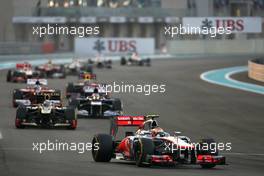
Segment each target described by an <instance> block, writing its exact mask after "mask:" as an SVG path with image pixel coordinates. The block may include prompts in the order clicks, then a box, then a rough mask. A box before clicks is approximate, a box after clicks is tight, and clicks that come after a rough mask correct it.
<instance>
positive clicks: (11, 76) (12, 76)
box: [6, 62, 43, 83]
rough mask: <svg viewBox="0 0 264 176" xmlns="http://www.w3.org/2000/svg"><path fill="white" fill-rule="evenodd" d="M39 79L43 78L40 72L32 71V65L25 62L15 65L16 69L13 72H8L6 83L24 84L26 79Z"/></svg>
mask: <svg viewBox="0 0 264 176" xmlns="http://www.w3.org/2000/svg"><path fill="white" fill-rule="evenodd" d="M41 77H43V75H41V73H40V72H38V71H35V70H33V69H32V65H31V64H29V63H27V62H25V63H18V64H16V69H14V70H8V71H7V75H6V81H7V82H19V83H25V82H26V81H27V79H31V78H41Z"/></svg>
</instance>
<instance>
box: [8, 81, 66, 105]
mask: <svg viewBox="0 0 264 176" xmlns="http://www.w3.org/2000/svg"><path fill="white" fill-rule="evenodd" d="M27 84H28V86H27V87H26V88H22V89H15V90H14V91H13V101H12V102H13V107H18V106H19V105H30V104H39V103H43V101H44V100H46V99H49V100H53V101H56V103H57V104H59V105H60V104H61V91H60V90H56V89H50V88H48V87H47V86H46V85H47V80H46V79H28V80H27ZM54 103H55V102H54Z"/></svg>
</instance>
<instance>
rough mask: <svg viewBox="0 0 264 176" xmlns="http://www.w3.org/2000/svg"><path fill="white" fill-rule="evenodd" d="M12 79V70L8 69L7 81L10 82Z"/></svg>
mask: <svg viewBox="0 0 264 176" xmlns="http://www.w3.org/2000/svg"><path fill="white" fill-rule="evenodd" d="M11 79H12V71H11V70H8V71H7V75H6V82H10V81H11Z"/></svg>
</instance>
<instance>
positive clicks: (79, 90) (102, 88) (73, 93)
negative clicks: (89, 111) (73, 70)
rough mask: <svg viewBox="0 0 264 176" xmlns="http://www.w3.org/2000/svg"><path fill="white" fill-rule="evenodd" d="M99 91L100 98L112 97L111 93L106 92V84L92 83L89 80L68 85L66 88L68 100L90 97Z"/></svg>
mask: <svg viewBox="0 0 264 176" xmlns="http://www.w3.org/2000/svg"><path fill="white" fill-rule="evenodd" d="M95 89H97V90H98V93H99V94H100V96H103V97H105V98H108V97H110V92H108V91H107V90H106V84H99V83H94V82H90V81H89V80H88V81H86V80H80V81H78V82H76V83H72V82H70V83H68V84H67V86H66V98H75V97H78V96H83V97H89V96H91V95H92V94H93V93H94V90H95Z"/></svg>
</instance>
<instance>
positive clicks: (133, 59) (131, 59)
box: [120, 53, 151, 66]
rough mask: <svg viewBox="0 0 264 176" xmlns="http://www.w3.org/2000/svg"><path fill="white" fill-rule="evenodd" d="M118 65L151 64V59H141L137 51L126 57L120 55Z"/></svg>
mask: <svg viewBox="0 0 264 176" xmlns="http://www.w3.org/2000/svg"><path fill="white" fill-rule="evenodd" d="M120 65H122V66H123V65H132V66H151V60H150V58H146V59H142V58H141V57H140V56H139V55H138V54H137V53H132V54H131V56H130V57H129V58H128V59H126V58H125V57H124V56H123V57H121V60H120Z"/></svg>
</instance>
